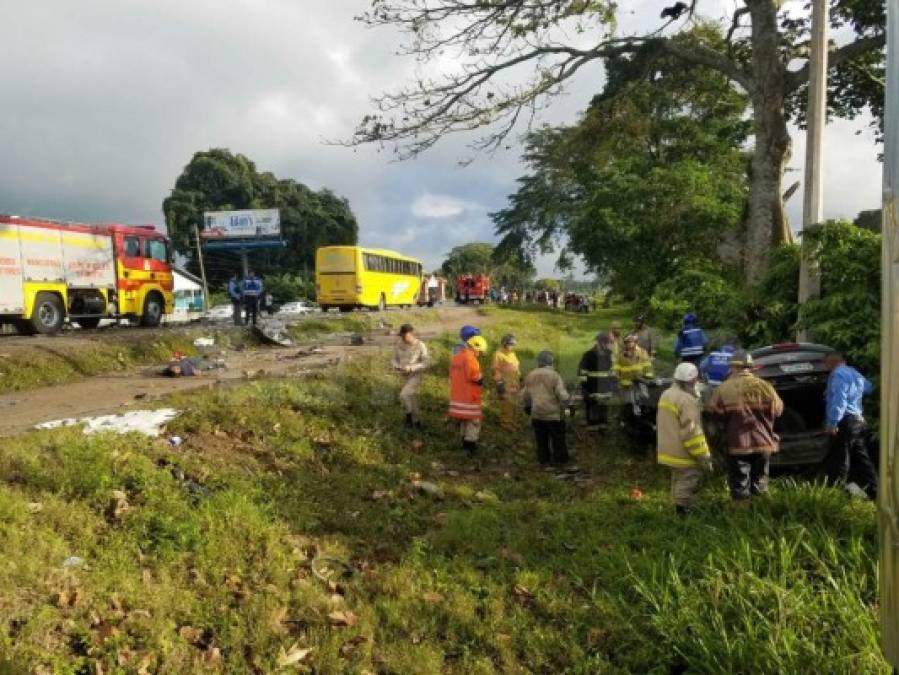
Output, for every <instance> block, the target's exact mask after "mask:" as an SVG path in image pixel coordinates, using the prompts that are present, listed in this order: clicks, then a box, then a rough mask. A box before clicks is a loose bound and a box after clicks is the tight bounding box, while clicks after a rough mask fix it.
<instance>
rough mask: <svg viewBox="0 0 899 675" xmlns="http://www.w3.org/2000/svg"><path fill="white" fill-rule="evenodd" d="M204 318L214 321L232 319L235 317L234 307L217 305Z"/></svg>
mask: <svg viewBox="0 0 899 675" xmlns="http://www.w3.org/2000/svg"><path fill="white" fill-rule="evenodd" d="M203 316H204V318H207V319H212V320H213V321H218V320H223V319H230V318H231V317H232V316H234V307H233V306H232V305H216V306H215V307H210V308H209V311H208V312H206V313H205V314H204V315H203Z"/></svg>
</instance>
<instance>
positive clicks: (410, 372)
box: [391, 323, 428, 429]
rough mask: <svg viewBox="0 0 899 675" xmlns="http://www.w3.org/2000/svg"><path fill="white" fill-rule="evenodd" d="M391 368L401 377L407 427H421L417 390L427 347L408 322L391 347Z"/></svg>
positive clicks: (426, 361) (426, 355) (425, 366)
mask: <svg viewBox="0 0 899 675" xmlns="http://www.w3.org/2000/svg"><path fill="white" fill-rule="evenodd" d="M391 364H392V365H393V369H394V370H395V371H396V372H397V373H398V374H399V376H400V377H401V378H402V381H403V386H402V389H400V401H401V402H402V404H403V410H405V412H406V423H405V426H406V428H407V429H411V428H413V427H416V428H421V421H420V420H419V418H418V390H419V389H420V388H421V379H422V374H423V373H424V370H425V368H427V367H428V348H427V347H426V346H425V343H424V342H422V341H421V340H419V339H418V338H417V337H416V336H415V329H414V328H413V327H412V326H411V325H410V324H408V323H405V324H403V325H402V326H400V335H399V339H398V340H397V343H396V346H395V347H394V348H393V360H392V362H391Z"/></svg>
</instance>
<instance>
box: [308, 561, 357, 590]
mask: <svg viewBox="0 0 899 675" xmlns="http://www.w3.org/2000/svg"><path fill="white" fill-rule="evenodd" d="M309 566H310V568H311V569H312V574H313V575H315V578H316V579H318V580H319V581H321V582H323V583H325V584H329V585H330V584H332V583H335V579H350V578H351V577H352V576H353V573H354V570H353V567H352V565H350V564H349V563H348V562H346V561H344V560H340V559H339V558H328V557H325V556H318V557H315V558H313V559H312V562H311V563H310V565H309Z"/></svg>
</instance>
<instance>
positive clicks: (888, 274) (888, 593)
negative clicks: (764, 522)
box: [877, 2, 899, 669]
mask: <svg viewBox="0 0 899 675" xmlns="http://www.w3.org/2000/svg"><path fill="white" fill-rule="evenodd" d="M886 73H887V76H886V121H885V124H884V145H883V154H884V166H883V226H882V237H881V238H882V242H883V243H882V244H881V245H882V247H883V254H882V256H883V257H882V263H881V264H882V272H883V275H882V276H883V298H882V300H881V313H882V315H881V316H882V318H881V325H880V490H879V494H878V503H877V506H878V515H879V517H880V633H881V641H882V644H883V651H884V654H885V656H886V660H887V662H888V663H889V664H890V665H891V666H893V668H894V669H895V668H899V511H897V509H899V466H897V464H896V461H897V456H896V451H897V445H899V427H897V424H899V241H897V239H896V238H897V237H899V204H897V201H896V200H897V198H899V5H897V4H896V3H895V2H888V3H887V68H886Z"/></svg>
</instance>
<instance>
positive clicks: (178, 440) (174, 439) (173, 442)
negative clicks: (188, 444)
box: [169, 436, 184, 448]
mask: <svg viewBox="0 0 899 675" xmlns="http://www.w3.org/2000/svg"><path fill="white" fill-rule="evenodd" d="M183 442H184V439H183V438H181V436H172V437H171V438H170V439H169V445H171V446H172V447H173V448H177V447H178V446H179V445H181V444H182V443H183Z"/></svg>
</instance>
